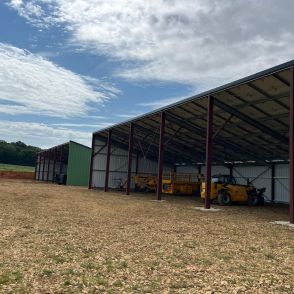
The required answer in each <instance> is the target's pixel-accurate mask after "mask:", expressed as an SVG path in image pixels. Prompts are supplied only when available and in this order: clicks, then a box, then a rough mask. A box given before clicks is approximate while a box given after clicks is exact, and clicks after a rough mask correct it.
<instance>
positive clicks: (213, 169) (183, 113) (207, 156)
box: [89, 60, 294, 223]
mask: <svg viewBox="0 0 294 294" xmlns="http://www.w3.org/2000/svg"><path fill="white" fill-rule="evenodd" d="M293 73H294V60H293V61H290V62H288V63H284V64H281V65H279V66H276V67H273V68H270V69H268V70H265V71H262V72H259V73H257V74H254V75H251V76H248V77H246V78H243V79H240V80H238V81H235V82H233V83H230V84H226V85H224V86H221V87H218V88H215V89H212V90H210V91H207V92H204V93H201V94H199V95H196V96H193V97H190V98H188V99H185V100H182V101H179V102H178V103H175V104H173V105H169V106H167V107H164V108H161V109H158V110H156V111H153V112H150V113H148V114H146V115H142V116H140V117H136V118H134V119H132V120H129V121H126V122H124V123H120V124H117V125H114V126H112V127H109V128H107V129H103V130H101V131H98V132H95V133H94V134H93V139H92V156H91V158H92V160H91V172H90V181H89V188H104V190H105V191H107V190H108V189H109V188H117V187H118V186H120V185H121V183H122V182H123V181H124V180H126V181H127V182H126V193H127V194H129V193H130V191H131V190H132V188H134V182H133V179H134V177H133V175H134V174H138V173H140V174H142V173H146V174H154V173H155V174H157V181H158V185H157V193H156V197H157V199H158V200H160V199H161V197H162V191H161V189H160V188H158V187H161V183H162V177H163V174H164V173H165V172H168V171H170V170H177V172H198V171H199V170H201V171H202V173H203V174H204V176H205V179H207V182H208V183H209V184H210V182H211V175H212V174H216V173H226V174H232V175H234V176H235V177H236V178H237V179H238V180H239V181H240V182H242V181H243V182H244V183H246V179H247V178H249V179H250V181H252V182H253V184H254V185H255V186H256V187H260V188H261V187H265V188H266V192H265V196H266V200H268V201H271V202H282V203H290V222H291V223H294V198H293V193H294V178H293V177H294V161H293V160H294V129H293V126H294V101H293V99H294V74H293ZM207 186H208V187H210V185H207ZM205 196H206V199H205V200H206V201H205V207H206V208H207V209H209V208H210V201H209V189H206V195H205Z"/></svg>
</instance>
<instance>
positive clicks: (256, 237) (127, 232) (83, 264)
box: [0, 179, 294, 293]
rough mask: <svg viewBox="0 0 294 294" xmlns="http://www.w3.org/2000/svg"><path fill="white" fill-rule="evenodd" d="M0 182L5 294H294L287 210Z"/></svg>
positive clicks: (0, 265)
mask: <svg viewBox="0 0 294 294" xmlns="http://www.w3.org/2000/svg"><path fill="white" fill-rule="evenodd" d="M153 197H154V196H153V195H139V194H134V195H131V196H125V195H123V194H121V193H110V192H109V193H107V194H106V193H103V192H99V191H89V190H87V189H85V188H75V187H66V186H58V185H52V184H46V183H35V182H32V181H21V180H4V179H0V201H1V205H0V235H1V238H0V248H1V251H0V292H2V293H294V230H293V229H291V228H288V227H283V226H279V225H274V224H271V223H270V222H271V221H274V220H287V218H288V211H287V208H284V207H271V206H267V207H259V208H256V207H255V208H252V207H251V208H249V207H247V206H231V207H226V208H222V210H221V211H218V212H210V213H207V212H201V211H198V210H195V209H194V207H195V206H196V205H198V206H199V205H200V202H197V201H196V200H193V199H188V198H185V197H177V198H173V197H167V196H166V197H164V198H165V199H166V201H163V202H157V201H151V200H152V198H153Z"/></svg>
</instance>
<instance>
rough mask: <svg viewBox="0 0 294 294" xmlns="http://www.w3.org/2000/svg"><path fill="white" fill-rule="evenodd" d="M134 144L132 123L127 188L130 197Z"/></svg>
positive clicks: (132, 125) (131, 126)
mask: <svg viewBox="0 0 294 294" xmlns="http://www.w3.org/2000/svg"><path fill="white" fill-rule="evenodd" d="M133 143H134V123H130V135H129V152H128V176H127V188H126V194H127V195H130V190H131V176H132V158H133Z"/></svg>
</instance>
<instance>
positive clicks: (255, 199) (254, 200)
mask: <svg viewBox="0 0 294 294" xmlns="http://www.w3.org/2000/svg"><path fill="white" fill-rule="evenodd" d="M259 198H260V197H259V196H258V195H257V194H256V193H252V194H249V195H248V199H247V204H248V205H249V206H257V205H259V203H260V199H259Z"/></svg>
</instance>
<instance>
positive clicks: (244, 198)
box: [201, 174, 265, 205]
mask: <svg viewBox="0 0 294 294" xmlns="http://www.w3.org/2000/svg"><path fill="white" fill-rule="evenodd" d="M205 189H206V183H205V182H202V185H201V198H203V199H204V198H205ZM264 191H265V188H262V189H256V188H255V187H254V186H253V185H252V184H251V183H249V181H247V185H240V184H238V183H237V181H236V179H235V178H234V177H233V176H231V175H222V174H219V175H214V176H212V178H211V188H210V199H211V202H213V201H214V200H217V201H218V203H219V204H220V205H231V204H232V202H247V204H248V205H262V204H263V203H264V198H263V193H264Z"/></svg>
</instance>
